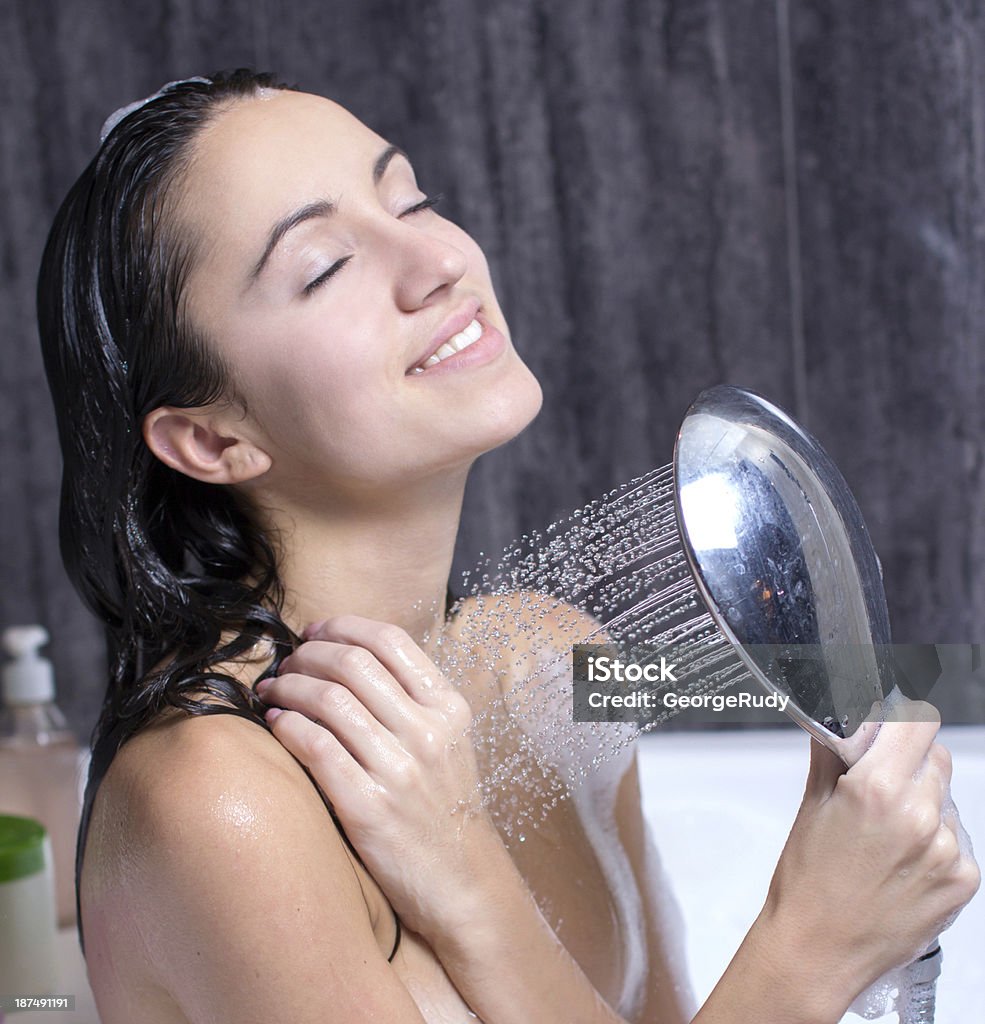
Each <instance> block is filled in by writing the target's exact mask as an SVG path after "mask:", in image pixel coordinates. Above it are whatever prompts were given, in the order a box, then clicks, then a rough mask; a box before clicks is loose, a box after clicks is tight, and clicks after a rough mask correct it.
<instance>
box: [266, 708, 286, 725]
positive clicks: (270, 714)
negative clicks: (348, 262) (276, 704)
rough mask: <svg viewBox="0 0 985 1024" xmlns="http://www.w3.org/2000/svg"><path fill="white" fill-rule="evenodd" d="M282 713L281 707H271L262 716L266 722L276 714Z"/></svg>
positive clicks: (270, 720)
mask: <svg viewBox="0 0 985 1024" xmlns="http://www.w3.org/2000/svg"><path fill="white" fill-rule="evenodd" d="M283 713H284V709H283V708H271V709H270V710H269V711H268V712H267V713H266V714H265V715H264V716H263V717H264V718H265V719H266V720H267V721H268V722H272V721H273V720H274V719H275V718H276V717H277V716H278V715H282V714H283Z"/></svg>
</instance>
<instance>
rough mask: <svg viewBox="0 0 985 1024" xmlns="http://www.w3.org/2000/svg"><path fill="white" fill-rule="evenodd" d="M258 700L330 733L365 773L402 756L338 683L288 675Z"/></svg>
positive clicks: (393, 741) (274, 681)
mask: <svg viewBox="0 0 985 1024" xmlns="http://www.w3.org/2000/svg"><path fill="white" fill-rule="evenodd" d="M261 698H262V699H263V700H264V701H266V702H267V703H271V704H274V705H276V706H277V707H281V708H284V709H285V710H290V711H296V712H298V713H299V714H302V715H304V716H305V717H306V718H308V719H309V720H310V721H311V723H312V725H313V726H314V728H316V729H321V730H322V731H325V730H328V731H329V732H331V733H332V735H333V736H334V737H335V738H336V739H337V740H338V741H339V742H340V743H341V744H342V745H343V747H345V749H346V750H347V751H348V752H349V753H350V754H351V755H352V756H353V757H354V758H355V759H356V760H357V761H358V762H359V764H360V765H362V766H363V768H364V769H366V770H367V771H373V772H374V773H375V772H376V771H378V770H379V768H380V767H381V766H383V765H387V764H391V763H392V762H393V760H394V758H398V757H404V756H406V754H405V751H404V749H403V747H401V745H400V743H399V741H398V740H397V738H396V737H395V736H394V735H393V733H391V732H390V731H389V730H388V729H386V728H385V727H384V726H383V725H382V724H381V723H380V722H378V721H377V720H376V719H375V718H374V717H373V716H372V715H371V714H370V713H369V712H368V711H367V710H366V708H365V707H364V706H363V705H362V704H361V703H360V701H359V698H358V697H357V696H356V695H355V694H353V693H352V692H351V691H350V690H349V689H347V688H346V687H345V686H343V685H342V684H341V683H337V682H334V681H331V680H325V679H316V678H314V677H312V676H306V675H299V674H298V673H295V672H289V673H287V674H286V675H283V676H277V677H276V678H275V679H271V680H270V682H269V683H268V685H267V686H265V687H264V689H263V692H262V694H261ZM319 723H321V724H319ZM312 735H314V734H312Z"/></svg>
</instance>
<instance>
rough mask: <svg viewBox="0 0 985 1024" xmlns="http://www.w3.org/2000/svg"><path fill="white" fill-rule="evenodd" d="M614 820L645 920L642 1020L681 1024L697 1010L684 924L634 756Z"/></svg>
mask: <svg viewBox="0 0 985 1024" xmlns="http://www.w3.org/2000/svg"><path fill="white" fill-rule="evenodd" d="M615 818H616V825H617V828H618V830H619V838H620V840H621V841H622V844H623V848H624V849H625V850H626V855H627V857H628V858H629V862H630V865H631V867H632V871H633V876H634V878H635V881H636V886H637V890H638V892H639V896H640V900H641V901H642V904H643V914H644V918H645V920H646V937H647V945H648V947H649V963H648V966H649V976H648V979H647V993H646V1003H645V1005H644V1009H643V1012H642V1013H641V1015H640V1020H658V1021H661V1022H662V1024H673V1022H680V1024H684V1022H685V1021H688V1020H690V1019H691V1017H692V1016H693V1015H694V1012H695V1009H696V1007H695V1006H694V1005H693V1002H694V998H693V995H692V994H691V991H690V982H689V979H688V970H687V963H686V961H685V956H684V933H683V921H682V918H681V913H680V909H679V908H678V906H677V902H676V900H675V898H674V894H673V891H672V890H671V888H670V882H669V880H668V879H667V877H666V875H665V873H664V871H663V867H662V865H661V863H660V857H659V855H658V853H657V849H656V846H655V845H654V842H653V839H652V837H651V836H650V831H649V828H648V826H647V823H646V819H645V818H644V816H643V801H642V794H641V792H640V782H639V767H638V763H637V755H636V753H635V751H634V753H633V758H632V761H631V762H630V764H629V768H628V769H627V771H626V773H625V775H623V777H622V780H621V781H620V784H619V790H618V793H617V796H616V806H615Z"/></svg>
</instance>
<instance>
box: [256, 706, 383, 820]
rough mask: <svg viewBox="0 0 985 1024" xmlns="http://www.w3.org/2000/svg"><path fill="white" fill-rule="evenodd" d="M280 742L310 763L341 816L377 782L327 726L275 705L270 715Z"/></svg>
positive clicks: (365, 795)
mask: <svg viewBox="0 0 985 1024" xmlns="http://www.w3.org/2000/svg"><path fill="white" fill-rule="evenodd" d="M266 718H267V722H268V724H269V725H270V728H271V731H272V732H273V734H274V736H275V737H276V738H277V739H278V740H279V741H280V743H281V744H282V745H283V746H284V747H285V749H286V750H288V751H289V752H290V753H291V754H293V755H294V756H295V757H296V758H297V759H298V760H299V761H300V762H301V763H302V764H303V765H305V767H307V768H308V769H309V770H310V771H311V774H312V776H313V777H314V779H315V781H316V782H317V783H318V785H319V787H320V788H321V789H322V791H323V792H324V794H325V796H326V797H328V799H329V800H330V801H331V803H332V805H333V807H334V808H335V811H336V813H337V814H339V815H340V816H344V814H345V812H346V811H347V810H348V809H349V808H350V807H351V806H352V805H353V804H354V803H357V802H358V801H360V800H362V799H365V798H366V797H367V796H370V795H372V794H373V793H375V792H376V790H377V786H376V785H375V783H374V782H373V781H372V779H371V778H370V777H369V776H368V775H367V774H366V772H365V771H364V770H363V768H362V767H361V766H360V765H359V763H358V762H357V761H356V760H355V759H354V758H353V757H352V755H351V754H350V753H349V751H347V750H346V749H345V747H343V746H342V744H341V743H340V742H339V741H338V739H337V738H336V737H335V736H333V735H332V734H331V733H330V732H329V731H328V730H327V729H324V728H322V727H321V726H319V725H316V724H315V723H314V722H312V721H311V720H310V719H308V718H307V717H305V715H303V714H300V713H299V712H296V711H290V710H288V711H281V710H278V709H275V708H271V709H270V711H268V712H267V715H266Z"/></svg>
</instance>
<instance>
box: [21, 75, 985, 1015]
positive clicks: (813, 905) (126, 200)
mask: <svg viewBox="0 0 985 1024" xmlns="http://www.w3.org/2000/svg"><path fill="white" fill-rule="evenodd" d="M434 202H435V200H434V199H433V198H430V197H427V196H425V195H424V194H423V193H422V192H420V190H419V189H418V187H417V184H416V182H415V180H414V176H413V171H412V169H411V165H410V163H409V162H408V160H407V158H406V156H405V155H404V154H403V153H402V152H400V151H399V150H398V149H396V148H395V147H393V146H390V145H388V144H387V142H386V140H384V139H381V138H380V137H379V136H377V135H376V134H374V133H373V132H372V131H370V130H369V129H368V128H367V127H366V126H364V125H363V124H361V123H360V122H359V121H357V120H356V119H355V118H354V117H352V116H351V115H350V114H349V113H347V112H346V111H345V110H343V109H342V108H340V107H338V106H337V105H335V104H333V103H331V102H330V101H328V100H325V99H321V98H319V97H314V96H310V95H306V94H303V93H298V92H295V91H292V90H287V89H284V88H282V87H280V86H278V85H276V83H274V82H273V81H272V80H270V79H269V78H266V77H264V76H254V75H252V74H250V73H247V72H237V73H235V74H233V75H231V76H213V78H212V79H199V80H189V81H187V82H183V83H176V84H173V85H172V86H170V87H166V88H165V89H164V90H163V91H162V92H161V93H160V94H158V95H157V96H155V97H154V98H152V99H151V100H150V101H149V102H146V103H144V104H143V105H137V106H136V108H135V109H133V110H130V111H129V112H128V113H126V114H125V116H123V117H122V118H121V119H120V120H119V121H118V123H116V124H115V125H113V126H112V127H111V130H110V131H109V133H108V136H107V137H106V139H105V141H104V142H103V145H102V147H101V148H100V151H99V153H98V154H97V156H96V158H95V159H94V161H93V163H92V164H91V165H90V167H89V168H88V169H87V170H86V171H85V172H84V174H83V175H82V177H81V178H80V180H79V182H78V183H77V184H76V186H75V187H74V188H73V190H72V192H71V193H70V195H69V197H68V198H67V200H66V202H65V204H64V205H63V207H62V210H61V211H60V213H59V215H58V218H57V220H56V223H55V226H54V228H53V230H52V235H51V239H50V240H49V245H48V248H47V250H46V254H45V259H44V264H43V267H42V273H41V281H40V287H39V316H40V321H41V333H42V340H43V344H44V347H45V359H46V366H47V369H48V373H49V378H50V381H51V386H52V392H53V395H54V399H55V406H56V410H57V413H58V417H59V425H60V436H61V440H62V446H63V450H64V459H65V478H64V489H63V508H62V516H63V518H62V548H63V554H64V557H65V560H66V564H67V566H68V569H69V572H70V574H71V575H72V578H73V580H74V582H75V583H76V585H77V587H78V588H79V590H80V592H81V593H82V594H83V595H84V596H85V598H86V600H87V601H88V603H89V604H90V606H91V607H92V608H93V609H94V610H96V612H97V613H98V614H99V615H100V616H101V617H102V618H103V619H104V621H105V622H106V624H107V627H108V631H109V635H110V638H111V642H112V649H113V654H114V662H113V674H112V682H111V685H110V688H109V691H108V693H107V697H106V702H105V705H104V708H103V712H102V715H101V718H100V722H99V725H98V727H97V736H96V744H95V749H94V754H93V768H92V773H91V776H90V780H89V785H88V789H87V801H86V810H85V815H84V820H83V829H82V831H81V832H80V840H79V849H78V859H77V868H78V871H77V883H78V885H79V920H80V932H81V931H82V929H83V928H84V938H85V952H86V956H87V963H88V969H89V975H90V979H91V982H92V986H93V989H94V992H95V994H96V998H97V1002H98V1004H99V1008H100V1013H101V1015H102V1018H103V1021H104V1022H105V1024H115V1022H116V1021H124V1020H126V1021H130V1020H134V1019H140V1020H142V1021H150V1022H154V1024H165V1022H167V1024H170V1022H184V1021H188V1022H198V1021H205V1020H209V1021H214V1020H228V1021H233V1020H235V1021H247V1020H257V1021H260V1020H263V1021H269V1020H278V1019H280V1020H292V1021H298V1022H301V1021H309V1020H310V1021H322V1020H324V1019H326V1018H327V1017H328V1016H329V1015H331V1019H333V1020H337V1021H356V1020H360V1021H361V1020H376V1019H380V1020H387V1021H391V1022H404V1021H406V1022H411V1021H420V1020H427V1021H454V1022H459V1021H464V1020H467V1019H474V1018H475V1016H476V1015H477V1016H478V1017H479V1018H481V1019H482V1020H484V1021H486V1022H487V1024H500V1022H512V1021H529V1020H533V1019H536V1020H557V1021H559V1022H560V1021H564V1022H569V1021H573V1020H584V1021H599V1022H601V1021H606V1022H613V1021H618V1020H624V1019H632V1020H645V1021H653V1022H671V1024H676V1022H678V1021H681V1020H684V1019H687V1017H688V1016H689V1015H690V1012H691V1007H690V1006H689V1005H688V1003H689V996H688V994H687V992H686V986H685V985H682V984H681V983H680V981H679V980H678V979H676V978H675V963H674V957H673V953H672V950H671V948H670V943H669V935H668V932H669V930H670V924H669V922H668V920H667V919H666V918H664V917H663V916H662V914H661V912H660V907H661V906H662V905H663V900H662V894H661V893H660V892H659V891H656V889H657V888H658V886H659V878H658V876H657V875H656V874H655V872H654V871H653V864H652V860H651V859H650V858H649V854H648V849H647V844H646V836H645V830H644V827H643V824H642V816H641V812H640V800H639V792H638V789H637V784H636V774H635V770H633V766H632V765H629V766H624V767H625V768H626V770H625V771H624V772H623V773H622V774H621V777H620V779H619V780H618V787H617V789H616V791H615V792H614V794H612V803H613V806H614V808H615V810H614V820H615V823H616V829H615V833H614V835H613V836H612V837H611V839H610V845H611V846H612V847H613V848H614V849H616V851H617V853H618V856H619V857H620V858H621V861H620V863H623V864H627V865H629V867H630V871H631V885H632V887H633V889H634V891H633V894H632V895H633V900H634V905H635V906H636V907H637V910H638V913H637V915H636V918H635V919H634V922H633V923H632V928H631V929H630V928H629V927H628V925H627V915H626V914H625V913H624V912H621V911H620V907H623V906H624V905H625V901H624V900H621V897H620V894H619V893H618V892H616V891H615V889H616V886H615V885H614V884H613V876H612V873H611V872H607V871H606V870H605V869H604V865H603V863H602V862H603V860H604V859H605V858H604V857H602V856H600V854H599V849H600V847H599V843H598V841H597V840H593V837H591V836H590V835H588V831H587V829H586V827H585V825H584V823H583V822H582V820H581V819H580V818H579V816H578V814H577V813H576V811H575V810H574V808H573V807H572V806H571V802H570V801H568V802H562V803H561V804H560V805H559V807H558V809H557V810H556V811H555V812H554V813H553V814H552V815H551V817H550V818H549V820H548V821H547V822H545V824H544V827H542V828H539V829H536V830H534V831H532V832H531V833H530V835H529V836H524V837H522V838H523V839H524V840H525V842H522V843H521V842H520V838H521V837H518V836H515V835H514V836H512V837H506V842H504V839H503V838H502V837H501V836H500V835H499V833H498V832H497V830H496V828H495V827H494V826H493V824H492V819H491V816H490V813H489V810H488V809H487V808H486V807H484V806H483V805H482V804H481V803H480V802H479V801H477V800H476V799H475V796H474V794H475V792H476V777H477V768H476V762H475V757H474V754H473V751H472V747H471V744H470V742H469V739H468V730H469V726H470V719H471V718H472V716H473V715H474V714H475V712H476V711H477V709H478V706H479V705H480V703H481V701H482V700H483V699H485V698H484V696H483V695H484V694H486V693H488V689H487V688H486V686H485V681H484V680H482V679H481V678H478V677H479V676H481V674H482V673H479V672H477V673H476V676H477V678H475V679H473V678H472V676H469V679H468V682H463V683H462V684H461V688H460V689H458V688H456V687H453V686H452V685H451V684H450V682H449V681H448V680H447V679H446V678H445V677H444V676H442V674H441V673H440V672H439V671H438V670H437V668H436V666H435V664H434V658H433V655H434V654H435V651H434V649H433V638H434V637H435V636H436V635H437V634H438V633H439V632H444V633H446V634H447V635H449V636H451V637H452V638H454V637H455V636H456V635H461V629H460V627H459V625H458V623H460V622H463V621H467V619H468V616H469V615H470V614H472V615H476V614H482V612H481V611H480V610H478V609H476V608H475V607H471V606H468V605H465V606H463V607H461V608H459V609H458V611H457V613H456V615H454V616H452V617H451V618H450V621H448V622H447V623H446V622H445V621H444V618H445V611H446V602H445V596H446V581H447V578H448V574H449V570H450V566H451V560H452V550H453V545H454V539H455V533H456V530H457V525H458V520H459V515H460V510H461V501H462V494H463V489H464V485H465V479H466V475H467V472H468V469H469V467H470V465H471V464H472V462H473V461H474V459H475V458H476V457H477V456H478V455H479V454H480V453H482V452H483V451H487V450H489V449H491V448H493V447H495V446H497V445H499V444H502V443H503V442H505V441H507V440H509V439H510V438H512V437H513V436H515V435H516V434H517V433H518V432H519V431H520V430H522V429H523V428H524V427H525V426H526V425H527V423H528V422H529V421H530V420H531V419H532V417H533V416H534V415H535V414H536V412H537V410H538V408H539V405H540V400H541V396H540V390H539V387H538V385H537V383H536V381H535V380H534V378H533V377H532V375H531V374H530V372H529V371H528V370H527V368H526V367H525V366H524V364H523V362H522V361H521V360H520V358H519V356H518V355H517V354H516V352H515V350H514V349H513V347H512V344H511V342H510V338H509V333H508V330H507V327H506V323H505V321H504V319H503V316H502V313H501V312H500V310H499V307H498V305H497V303H496V298H495V295H494V293H493V288H492V285H491V282H490V279H489V274H488V270H487V267H486V264H485V260H484V258H483V256H482V253H481V252H480V250H479V249H478V247H477V246H476V244H475V243H474V242H473V241H472V240H471V239H470V238H469V237H468V236H467V235H466V234H465V233H464V232H463V231H461V230H460V229H459V228H457V227H456V226H455V225H453V224H451V223H449V222H448V221H447V220H445V219H443V218H442V217H441V216H440V215H439V214H438V213H437V212H436V211H435V210H434V208H433V206H434ZM513 611H515V612H516V613H517V614H522V610H520V609H519V605H518V607H517V608H516V609H513ZM583 627H584V623H583V622H581V621H580V618H579V613H577V612H576V611H574V610H573V609H560V610H557V611H555V612H554V613H553V614H552V615H551V616H549V617H548V618H547V620H546V622H545V624H544V628H545V630H546V633H547V635H548V636H549V638H550V641H551V642H553V643H554V644H555V646H557V647H558V648H559V649H560V648H563V647H564V646H565V644H566V643H567V642H568V639H567V638H568V637H569V636H570V635H571V634H572V633H578V632H579V630H582V632H584V630H583ZM521 642H522V641H521ZM522 653H523V652H522V651H521V654H522ZM268 706H269V707H270V710H269V712H268V711H267V708H268ZM257 723H260V724H261V725H264V726H265V728H262V729H258V728H256V724H257ZM935 731H936V727H935V726H928V725H927V724H926V723H923V724H919V723H918V724H914V725H911V726H907V727H904V726H903V725H902V724H900V725H899V726H898V729H897V730H894V729H891V728H884V729H883V730H882V731H880V733H879V734H878V736H877V737H876V740H875V742H874V743H873V745H872V747H871V749H870V751H869V752H868V753H867V754H866V756H865V757H864V758H863V759H862V760H861V761H860V762H859V765H858V766H856V767H855V768H853V769H852V770H851V772H849V773H847V774H846V775H844V776H841V775H840V768H839V766H838V764H836V763H835V761H834V759H833V758H832V757H829V756H828V755H827V754H826V752H825V751H823V750H822V749H820V748H818V747H816V746H815V747H814V748H813V750H812V764H811V773H810V777H809V779H808V786H807V792H806V795H805V800H804V804H803V807H802V809H801V812H800V815H799V816H798V819H797V822H796V823H795V825H794V829H793V831H792V833H791V838H790V841H789V842H788V845H787V848H786V849H785V851H784V854H783V857H782V858H781V861H780V864H779V866H778V869H777V872H776V875H775V877H774V881H773V885H772V888H771V891H770V897H769V899H768V901H767V905H766V907H765V908H764V910H763V913H762V915H761V916H760V918H759V919H758V920H757V922H756V924H755V925H754V927H753V929H752V930H751V931H750V933H749V936H748V937H747V939H746V941H745V943H744V944H743V946H742V948H741V949H740V950H739V952H738V954H737V955H736V959H735V961H734V962H733V964H732V965H731V966H730V968H729V971H728V972H727V973H726V975H725V976H724V977H723V979H722V982H721V983H720V985H719V986H718V988H717V989H716V991H715V993H713V995H712V996H711V997H710V999H709V1001H708V1003H707V1004H706V1006H705V1007H704V1008H703V1009H702V1011H701V1012H700V1013H699V1015H698V1017H697V1018H696V1019H698V1020H700V1021H702V1022H712V1021H722V1022H724V1021H740V1020H742V1021H744V1020H747V1019H749V1017H750V1016H752V1015H753V1014H756V1015H759V1016H761V1015H762V1012H763V1011H764V1010H765V1008H766V1007H767V1006H768V1007H769V1008H770V1019H775V1020H781V1019H789V1020H791V1021H793V1020H797V1021H800V1020H803V1021H809V1020H810V1021H813V1020H835V1019H837V1017H838V1016H839V1015H840V1013H841V1011H842V1010H843V1009H844V1007H845V1006H847V1005H848V1002H849V1001H850V1000H851V998H852V997H853V996H854V995H855V994H856V993H857V992H858V991H860V990H861V989H862V988H864V987H865V985H867V984H868V983H869V982H870V981H872V980H873V979H874V978H875V977H877V976H878V975H879V974H881V973H883V972H884V971H885V970H886V969H888V968H889V967H890V966H893V965H895V964H897V963H900V962H903V961H905V960H906V959H907V958H909V957H911V956H913V955H914V953H916V952H918V951H919V950H920V949H921V948H922V946H923V945H924V944H925V943H926V942H927V941H929V939H930V938H932V936H933V935H934V934H935V933H936V931H937V929H938V928H939V927H940V924H941V922H942V921H943V920H944V919H945V918H946V917H947V915H949V914H951V913H952V912H954V911H955V910H956V909H957V908H958V907H959V906H961V905H962V904H963V903H964V902H965V901H966V900H967V899H969V898H970V896H971V895H972V893H973V892H974V891H975V889H976V888H977V885H978V872H977V868H976V867H975V865H974V864H973V863H972V862H970V861H967V860H963V859H961V858H960V857H959V856H958V851H957V846H956V839H955V836H954V833H953V831H952V827H953V823H947V822H942V820H941V791H942V788H943V787H944V785H945V784H946V780H947V778H948V776H949V767H948V758H947V753H946V751H944V750H943V749H942V748H940V747H939V746H937V745H933V735H934V733H935ZM904 739H905V742H904ZM509 742H510V738H509V737H507V738H506V739H505V740H504V744H505V745H507V746H508V744H509ZM918 769H919V771H918ZM312 782H315V783H316V784H317V785H316V786H313V785H312V784H311V783H312ZM904 795H905V797H906V800H905V801H904V800H903V799H902V797H903V796H904ZM501 798H502V800H503V801H504V802H505V803H509V802H510V801H511V800H516V799H518V796H517V794H516V793H515V792H511V791H510V783H506V784H504V788H503V793H502V794H501ZM904 803H905V805H906V806H905V808H904V807H903V805H904ZM863 817H864V819H865V821H866V823H867V826H869V825H871V827H867V830H866V831H865V833H864V834H863V835H862V837H861V838H860V839H859V840H858V841H857V842H855V843H849V842H848V841H847V837H848V836H850V835H852V836H854V835H855V834H856V832H857V831H858V826H859V823H860V821H861V820H862V818H863ZM886 865H888V866H886ZM902 869H907V870H905V871H904V870H902ZM807 878H809V879H810V883H809V884H805V879H807ZM846 892H847V893H851V898H852V902H853V906H854V908H855V910H856V911H857V913H856V914H855V915H852V916H851V918H847V916H846V915H842V916H841V917H839V919H838V920H835V921H832V920H831V916H830V913H829V908H830V906H831V905H832V903H841V902H842V901H843V898H844V894H845V893H846ZM869 922H878V925H876V924H870V923H869ZM630 931H632V934H629V932H630ZM846 948H851V949H853V950H854V951H855V953H854V955H853V957H852V958H851V962H850V963H845V962H843V961H844V957H843V956H842V955H841V954H842V951H843V950H844V949H846ZM641 950H642V954H641ZM620 1014H621V1016H620Z"/></svg>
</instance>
